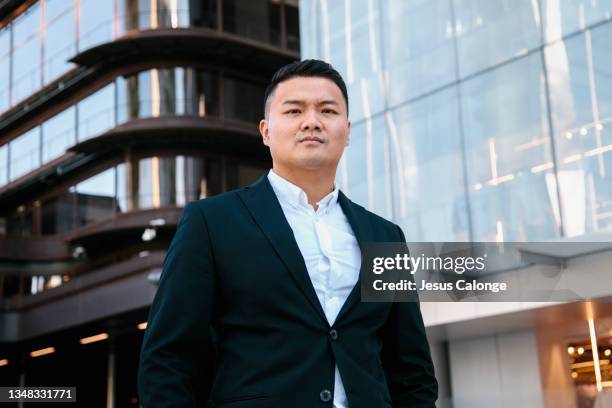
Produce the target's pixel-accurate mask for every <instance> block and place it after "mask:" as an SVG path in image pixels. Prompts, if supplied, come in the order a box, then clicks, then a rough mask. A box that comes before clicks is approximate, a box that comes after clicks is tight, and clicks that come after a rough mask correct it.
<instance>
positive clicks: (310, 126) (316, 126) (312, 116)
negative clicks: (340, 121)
mask: <svg viewBox="0 0 612 408" xmlns="http://www.w3.org/2000/svg"><path fill="white" fill-rule="evenodd" d="M301 128H302V131H310V132H312V131H313V130H317V131H321V128H322V125H321V121H320V120H319V117H318V116H317V113H316V112H310V113H308V114H306V117H305V118H304V121H303V122H302V126H301Z"/></svg>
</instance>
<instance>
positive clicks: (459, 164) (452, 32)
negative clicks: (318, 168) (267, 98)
mask: <svg viewBox="0 0 612 408" xmlns="http://www.w3.org/2000/svg"><path fill="white" fill-rule="evenodd" d="M611 13H612V2H610V1H590V0H576V1H574V0H567V1H566V0H517V1H504V0H493V1H490V0H417V1H410V2H408V1H403V0H389V1H385V2H381V1H376V0H357V1H349V0H340V1H330V0H304V1H302V2H301V3H300V23H301V24H300V30H301V46H302V58H304V59H306V58H321V59H324V60H327V61H329V62H330V63H331V64H332V65H334V67H336V68H337V69H338V70H339V71H340V73H341V74H342V75H343V77H344V79H345V81H346V83H347V87H348V90H349V97H350V99H351V112H350V120H351V121H352V128H351V129H352V130H351V142H350V145H349V147H348V148H347V151H346V152H345V156H344V157H343V159H342V161H341V165H340V168H339V172H338V175H337V182H338V183H339V185H340V187H341V188H343V189H344V190H346V191H348V193H349V195H350V197H351V198H353V199H354V200H356V201H357V202H359V203H361V204H363V205H365V206H367V207H368V208H369V209H371V210H373V211H374V212H376V213H378V214H380V215H382V216H386V217H389V218H392V219H393V220H395V221H396V222H398V223H399V224H400V225H401V226H402V228H403V230H404V232H405V233H406V237H407V239H408V240H412V241H420V240H425V241H466V240H474V241H525V240H530V241H537V240H547V239H555V238H558V237H572V236H577V235H583V234H589V233H592V232H596V231H604V230H608V231H609V230H612V191H611V190H612V175H611V174H610V171H611V170H610V165H611V164H612V133H611V132H610V129H612V84H610V83H609V82H610V78H611V77H612V76H611V74H612V72H611V68H610V67H612V59H611V55H612V54H610V52H609V40H608V39H609V38H610V36H611V35H612V21H611ZM364 163H365V165H364Z"/></svg>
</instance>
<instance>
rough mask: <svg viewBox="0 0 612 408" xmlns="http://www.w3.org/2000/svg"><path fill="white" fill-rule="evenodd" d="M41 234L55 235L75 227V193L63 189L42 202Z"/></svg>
mask: <svg viewBox="0 0 612 408" xmlns="http://www.w3.org/2000/svg"><path fill="white" fill-rule="evenodd" d="M40 215H41V225H40V226H41V228H40V231H41V234H42V235H55V234H62V233H65V232H69V231H72V230H73V229H74V228H75V225H76V223H75V215H76V212H75V194H74V192H72V191H65V192H63V193H62V194H60V195H58V196H56V197H53V198H52V199H50V200H48V201H45V202H43V203H42V205H41V207H40Z"/></svg>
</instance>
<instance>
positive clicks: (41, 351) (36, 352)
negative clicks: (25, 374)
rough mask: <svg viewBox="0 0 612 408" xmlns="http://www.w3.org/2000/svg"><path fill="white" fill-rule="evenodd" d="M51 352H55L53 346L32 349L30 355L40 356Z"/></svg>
mask: <svg viewBox="0 0 612 408" xmlns="http://www.w3.org/2000/svg"><path fill="white" fill-rule="evenodd" d="M51 353H55V347H47V348H44V349H39V350H34V351H32V352H30V356H31V357H40V356H44V355H45V354H51Z"/></svg>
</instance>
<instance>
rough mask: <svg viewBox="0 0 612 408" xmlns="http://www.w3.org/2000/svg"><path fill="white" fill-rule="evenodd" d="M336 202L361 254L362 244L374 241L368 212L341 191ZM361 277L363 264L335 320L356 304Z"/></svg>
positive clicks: (358, 298) (359, 292)
mask: <svg viewBox="0 0 612 408" xmlns="http://www.w3.org/2000/svg"><path fill="white" fill-rule="evenodd" d="M338 202H339V203H340V207H341V208H342V211H343V212H344V215H346V218H347V220H348V222H349V224H350V225H351V228H352V229H353V233H354V234H355V239H357V242H358V243H359V248H360V250H361V252H362V254H363V246H364V244H366V243H370V242H374V241H375V240H374V232H373V231H372V225H371V224H370V217H369V216H368V214H367V213H366V212H365V211H363V210H362V208H361V207H359V206H357V205H355V204H353V202H352V201H351V200H349V199H348V198H347V197H346V196H345V195H344V193H342V191H340V192H339V194H338ZM362 278H363V264H362V266H361V268H360V269H359V279H358V280H357V283H356V284H355V286H354V287H353V289H352V290H351V293H350V294H349V296H348V298H347V299H346V301H345V302H344V305H342V308H341V309H340V312H338V317H337V318H336V322H338V321H340V319H341V318H342V316H343V315H345V314H346V313H347V312H348V311H349V310H350V309H351V307H353V306H354V305H355V304H357V303H358V302H359V301H360V294H361V280H362Z"/></svg>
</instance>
